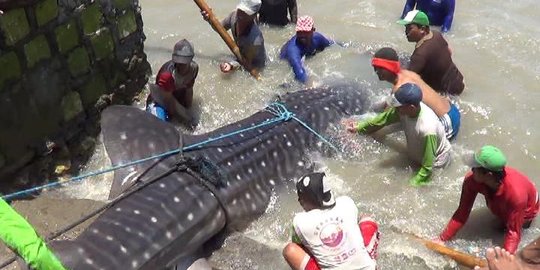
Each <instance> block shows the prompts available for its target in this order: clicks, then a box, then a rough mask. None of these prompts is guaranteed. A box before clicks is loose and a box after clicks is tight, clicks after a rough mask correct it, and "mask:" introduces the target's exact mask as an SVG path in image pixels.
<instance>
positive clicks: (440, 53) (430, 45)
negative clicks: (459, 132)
mask: <svg viewBox="0 0 540 270" xmlns="http://www.w3.org/2000/svg"><path fill="white" fill-rule="evenodd" d="M398 23H399V24H401V25H404V26H405V35H406V36H407V40H408V41H409V42H415V43H416V45H415V48H414V51H413V53H412V55H411V62H410V63H409V66H408V67H407V69H408V70H410V71H413V72H416V73H418V75H420V77H422V79H423V80H424V81H425V82H426V83H427V84H428V85H429V86H431V88H433V89H435V91H437V92H439V93H441V94H444V95H460V94H461V93H462V92H463V89H464V88H465V84H464V83H463V75H462V74H461V72H460V71H459V70H458V68H457V66H456V65H455V64H454V62H453V61H452V53H451V51H450V48H449V47H448V43H447V42H446V40H445V39H444V37H443V36H442V34H441V33H440V32H438V31H431V30H430V28H429V19H428V17H427V15H426V14H425V13H424V12H422V11H419V10H413V11H410V12H409V13H407V15H406V16H405V17H404V18H403V19H402V20H399V21H398Z"/></svg>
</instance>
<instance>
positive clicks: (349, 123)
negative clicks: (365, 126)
mask: <svg viewBox="0 0 540 270" xmlns="http://www.w3.org/2000/svg"><path fill="white" fill-rule="evenodd" d="M343 124H344V125H345V128H346V129H347V131H348V132H351V133H358V130H357V129H356V122H355V121H354V120H351V119H348V120H344V121H343Z"/></svg>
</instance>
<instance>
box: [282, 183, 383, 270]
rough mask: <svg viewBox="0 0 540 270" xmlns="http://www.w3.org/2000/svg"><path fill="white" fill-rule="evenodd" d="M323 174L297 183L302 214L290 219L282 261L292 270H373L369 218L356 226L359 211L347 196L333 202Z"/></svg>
mask: <svg viewBox="0 0 540 270" xmlns="http://www.w3.org/2000/svg"><path fill="white" fill-rule="evenodd" d="M324 176H325V174H324V173H310V174H307V175H305V176H303V177H302V178H300V180H298V182H297V183H296V189H297V193H298V202H299V203H300V205H301V206H302V208H304V210H305V212H302V213H297V214H296V215H295V217H294V219H293V235H292V243H289V244H287V246H285V248H284V249H283V257H285V260H286V261H287V263H288V264H289V265H290V266H291V268H292V269H300V270H313V269H361V270H375V269H376V261H375V260H376V257H377V246H378V242H379V232H378V226H377V223H375V221H373V220H372V219H371V218H367V217H364V218H362V219H361V220H360V223H359V222H358V208H357V207H356V204H355V203H354V202H353V200H352V199H351V198H350V197H348V196H341V197H338V198H336V199H334V196H333V194H332V192H331V190H330V187H329V186H328V183H326V180H325V179H324Z"/></svg>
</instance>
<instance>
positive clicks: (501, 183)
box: [439, 145, 539, 254]
mask: <svg viewBox="0 0 540 270" xmlns="http://www.w3.org/2000/svg"><path fill="white" fill-rule="evenodd" d="M471 163H472V164H471V167H472V170H471V172H469V173H468V174H467V175H466V176H465V179H464V181H463V188H462V191H461V199H460V201H459V207H458V209H457V210H456V212H454V215H453V216H452V219H451V220H450V222H449V223H448V225H447V226H446V228H445V229H444V230H443V232H442V233H441V234H440V235H439V239H440V240H441V241H443V242H444V241H447V240H450V239H451V238H452V237H453V236H454V235H455V234H456V233H457V232H458V231H459V229H461V227H463V225H464V224H465V222H467V219H468V218H469V214H470V213H471V209H472V206H473V204H474V200H475V199H476V195H477V194H478V193H481V194H482V195H484V197H485V199H486V205H487V206H488V208H489V210H491V212H492V213H493V214H494V215H496V216H497V217H498V218H499V219H500V220H502V222H504V224H505V227H506V235H505V237H504V249H506V250H507V251H508V252H510V253H512V254H513V253H515V252H516V250H517V247H518V245H519V241H520V240H521V230H522V228H528V227H529V226H530V225H531V222H532V221H533V219H534V218H535V217H536V215H537V214H538V207H539V204H538V192H537V190H536V187H535V185H534V184H533V183H532V182H531V181H530V180H529V179H528V178H527V176H525V175H523V174H521V173H520V172H518V171H517V170H516V169H514V168H511V167H509V166H506V157H505V156H504V154H503V153H502V152H501V150H499V149H498V148H497V147H495V146H491V145H486V146H484V147H482V148H481V149H480V151H478V152H477V153H475V154H474V156H473V159H472V161H471Z"/></svg>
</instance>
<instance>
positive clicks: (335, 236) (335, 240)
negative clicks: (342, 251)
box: [319, 223, 343, 248]
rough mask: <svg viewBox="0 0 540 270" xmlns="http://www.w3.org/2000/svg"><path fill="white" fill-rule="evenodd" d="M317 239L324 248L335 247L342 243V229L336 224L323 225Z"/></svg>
mask: <svg viewBox="0 0 540 270" xmlns="http://www.w3.org/2000/svg"><path fill="white" fill-rule="evenodd" d="M319 238H320V239H321V242H322V243H323V244H324V245H325V246H328V247H331V248H334V247H337V246H339V244H341V242H342V241H343V229H342V228H341V226H340V225H339V224H338V223H328V224H325V225H323V227H322V228H321V232H320V233H319Z"/></svg>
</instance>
